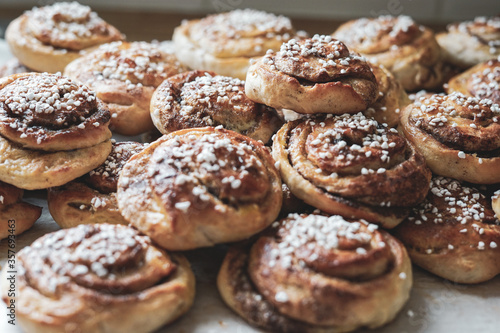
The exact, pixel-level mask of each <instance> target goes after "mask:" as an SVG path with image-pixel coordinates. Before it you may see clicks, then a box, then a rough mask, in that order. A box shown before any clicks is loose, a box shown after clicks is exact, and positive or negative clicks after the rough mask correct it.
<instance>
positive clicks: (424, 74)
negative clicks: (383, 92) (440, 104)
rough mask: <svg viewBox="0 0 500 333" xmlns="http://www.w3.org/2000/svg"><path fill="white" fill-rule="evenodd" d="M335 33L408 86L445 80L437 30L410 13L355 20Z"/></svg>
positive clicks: (423, 86)
mask: <svg viewBox="0 0 500 333" xmlns="http://www.w3.org/2000/svg"><path fill="white" fill-rule="evenodd" d="M332 36H333V37H334V38H337V39H339V40H341V41H342V42H344V43H345V44H346V45H347V46H348V47H349V48H350V49H352V50H353V51H356V52H359V53H360V54H361V55H363V56H364V57H366V59H367V60H368V61H370V62H372V63H374V64H377V65H383V66H384V67H386V68H387V69H388V70H389V71H391V72H392V73H393V74H394V75H395V76H396V78H398V79H399V80H400V81H401V83H402V84H403V87H404V88H405V89H406V90H410V91H413V90H419V89H434V88H438V87H439V86H440V85H441V84H442V81H443V74H442V70H443V63H442V60H441V49H440V47H439V44H438V43H437V41H436V38H435V36H434V33H433V32H432V31H431V30H430V29H428V28H426V27H424V26H422V25H419V24H417V23H416V22H415V21H413V19H412V18H410V17H408V16H403V15H402V16H388V15H387V16H379V17H376V18H360V19H357V20H352V21H349V22H346V23H344V24H342V25H341V26H340V27H339V28H338V29H337V30H336V31H335V32H334V33H333V34H332Z"/></svg>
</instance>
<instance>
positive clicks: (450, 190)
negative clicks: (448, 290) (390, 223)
mask: <svg viewBox="0 0 500 333" xmlns="http://www.w3.org/2000/svg"><path fill="white" fill-rule="evenodd" d="M394 235H395V236H396V237H397V238H399V239H400V240H401V241H402V242H403V243H404V244H405V246H406V248H407V250H408V253H409V255H410V258H411V259H412V262H413V263H415V264H417V265H419V266H421V267H422V268H424V269H426V270H428V271H430V272H432V273H434V274H436V275H438V276H441V277H443V278H445V279H448V280H451V281H454V282H458V283H480V282H484V281H487V280H489V279H491V278H493V277H494V276H495V275H497V274H499V273H500V248H499V246H500V221H499V220H498V218H495V213H494V212H493V210H492V209H491V205H490V202H489V200H488V199H486V198H485V196H484V195H482V194H481V193H480V192H479V191H478V190H477V189H475V188H472V187H467V186H464V185H462V184H460V182H458V181H457V180H453V179H450V178H444V177H439V176H437V177H434V178H433V179H432V181H431V190H430V191H429V194H428V196H427V198H426V200H425V201H424V202H422V204H420V205H419V206H417V207H415V208H414V209H413V212H412V214H411V215H410V216H409V217H408V219H406V220H405V221H404V222H403V223H401V224H400V225H399V226H398V227H397V228H396V229H394Z"/></svg>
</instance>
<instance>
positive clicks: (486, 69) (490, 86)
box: [446, 56, 500, 104]
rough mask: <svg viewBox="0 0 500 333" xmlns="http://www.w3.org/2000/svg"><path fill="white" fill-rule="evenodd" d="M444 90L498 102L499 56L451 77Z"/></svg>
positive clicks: (499, 93) (499, 86) (499, 90)
mask: <svg viewBox="0 0 500 333" xmlns="http://www.w3.org/2000/svg"><path fill="white" fill-rule="evenodd" d="M446 91H447V92H448V93H451V92H454V91H456V92H460V93H462V94H464V95H467V96H473V97H477V98H481V99H489V100H491V101H492V102H493V103H495V104H500V56H499V57H498V59H491V60H488V61H487V62H483V63H480V64H477V65H476V66H474V67H472V68H469V69H468V70H466V71H465V72H463V73H461V74H459V75H457V76H455V77H453V78H451V79H450V81H449V82H448V85H447V86H446Z"/></svg>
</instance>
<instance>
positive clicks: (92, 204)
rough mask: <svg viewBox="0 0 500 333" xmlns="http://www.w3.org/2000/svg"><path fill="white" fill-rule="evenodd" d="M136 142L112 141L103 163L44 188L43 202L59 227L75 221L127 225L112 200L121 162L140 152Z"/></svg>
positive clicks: (76, 223)
mask: <svg viewBox="0 0 500 333" xmlns="http://www.w3.org/2000/svg"><path fill="white" fill-rule="evenodd" d="M143 149H144V145H142V144H140V143H138V142H130V141H125V142H115V143H113V147H112V149H111V153H110V154H109V156H108V157H107V158H106V161H104V163H103V164H101V165H100V166H98V167H97V168H95V169H94V170H92V171H90V172H89V173H87V174H85V175H84V176H82V177H81V178H79V179H77V180H74V181H71V182H69V183H67V184H64V185H62V186H58V187H51V188H49V189H48V193H47V202H48V207H49V211H50V214H51V215H52V217H53V218H54V221H55V222H56V223H57V224H58V225H59V226H60V227H62V228H71V227H75V226H77V225H79V224H94V223H114V224H128V222H127V221H126V220H125V219H124V218H123V216H122V215H121V213H120V211H119V209H118V204H117V202H116V190H117V183H118V177H119V175H120V172H121V170H122V168H123V165H125V163H126V162H127V161H128V160H129V159H130V158H131V157H132V156H133V155H134V154H137V153H139V152H141V151H142V150H143Z"/></svg>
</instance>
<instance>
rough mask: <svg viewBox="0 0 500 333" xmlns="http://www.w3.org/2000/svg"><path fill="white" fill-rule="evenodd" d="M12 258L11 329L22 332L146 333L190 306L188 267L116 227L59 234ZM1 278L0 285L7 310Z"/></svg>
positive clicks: (146, 239)
mask: <svg viewBox="0 0 500 333" xmlns="http://www.w3.org/2000/svg"><path fill="white" fill-rule="evenodd" d="M16 259H17V262H16V269H17V274H16V295H15V303H16V322H18V323H19V325H20V326H21V327H22V328H23V330H25V331H26V332H51V333H67V332H82V333H114V332H116V333H118V332H119V333H132V332H133V333H136V332H154V331H155V330H157V329H158V328H160V327H162V326H164V325H166V324H168V323H170V322H172V321H174V320H175V319H177V318H178V317H179V316H181V315H182V314H184V313H185V312H186V311H187V310H188V309H189V308H190V306H191V304H192V303H193V299H194V293H195V290H194V288H195V281H194V275H193V272H192V271H191V268H190V265H189V263H188V261H187V260H186V259H185V258H184V257H183V256H182V255H180V254H173V253H172V254H169V253H168V252H166V251H164V250H162V249H160V248H158V247H157V246H156V245H154V244H153V242H152V241H151V239H149V237H147V236H143V235H140V234H139V233H138V232H137V231H136V230H134V229H132V228H130V227H126V226H122V225H111V224H96V225H80V226H78V227H76V228H71V229H64V230H59V231H56V232H53V233H50V234H47V235H45V236H43V237H41V238H39V239H37V240H36V241H35V242H33V244H31V245H30V246H27V247H25V248H23V249H22V250H21V251H19V252H18V253H17V256H16ZM7 271H8V269H7V268H6V267H5V268H4V269H3V271H2V274H1V277H2V280H1V282H0V283H2V288H1V290H2V294H1V296H2V300H3V301H4V302H6V303H7V304H9V302H10V301H11V300H12V299H14V298H13V296H12V295H11V294H9V293H8V289H9V288H8V287H7V288H6V286H5V284H6V283H8V280H7V277H8V273H7Z"/></svg>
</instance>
